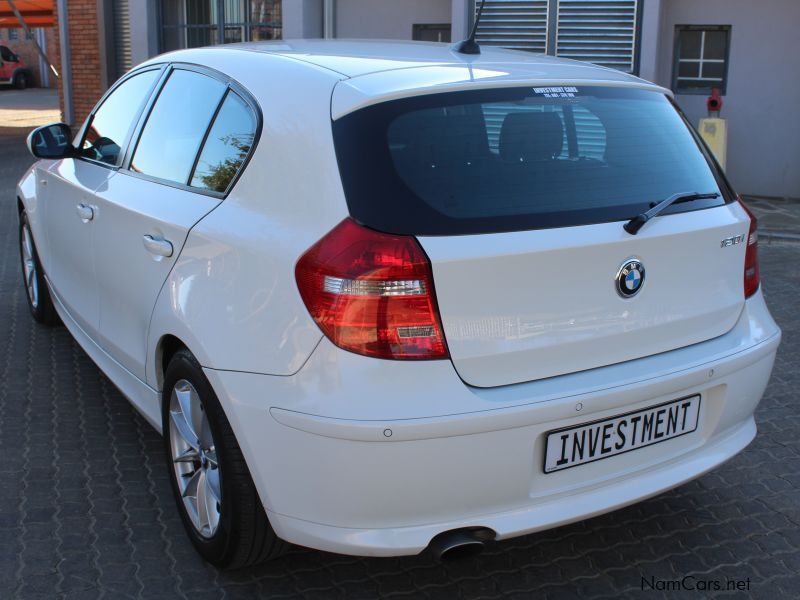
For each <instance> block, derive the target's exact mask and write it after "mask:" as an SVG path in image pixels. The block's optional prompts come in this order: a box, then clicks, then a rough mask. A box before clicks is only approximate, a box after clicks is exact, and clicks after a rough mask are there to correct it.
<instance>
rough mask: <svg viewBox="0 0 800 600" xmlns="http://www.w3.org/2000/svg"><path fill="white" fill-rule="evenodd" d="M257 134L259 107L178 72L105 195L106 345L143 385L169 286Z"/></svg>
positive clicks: (214, 81) (204, 76)
mask: <svg viewBox="0 0 800 600" xmlns="http://www.w3.org/2000/svg"><path fill="white" fill-rule="evenodd" d="M143 120H144V118H143ZM255 131H256V118H255V113H254V111H253V109H252V107H251V105H249V104H248V102H247V101H245V100H244V96H243V95H240V94H239V93H237V92H236V91H234V90H233V89H232V88H231V85H230V84H229V83H228V82H227V81H226V80H223V79H222V78H219V77H215V76H212V75H211V74H209V73H206V72H203V71H199V70H196V69H193V68H189V67H186V68H184V67H176V68H174V69H173V70H172V72H171V73H170V74H169V76H168V79H167V80H166V83H164V85H163V87H162V88H161V90H160V92H159V93H158V96H157V98H156V99H155V101H154V104H153V105H152V108H151V109H150V111H149V114H148V115H147V116H146V120H145V121H144V123H143V126H142V129H141V134H140V136H139V139H138V143H137V144H136V145H135V147H134V148H133V150H132V152H130V158H129V159H127V161H126V164H125V165H124V167H125V168H123V169H121V170H120V171H119V172H118V173H117V175H116V176H114V177H113V178H112V179H111V180H110V181H109V182H108V185H106V186H104V187H103V188H102V189H99V190H98V191H97V193H96V195H95V202H96V204H97V206H98V212H99V217H98V220H97V229H96V233H95V244H94V246H95V249H96V253H97V255H96V260H95V264H96V267H95V268H96V271H97V280H98V289H99V298H100V334H99V335H100V338H99V339H100V343H101V345H102V346H103V347H104V348H105V349H106V351H107V352H109V353H110V354H111V355H112V356H113V357H114V358H115V359H116V360H117V361H118V362H119V363H120V364H122V365H123V366H124V367H125V368H126V369H128V370H129V371H130V372H131V373H133V374H134V375H136V376H137V377H139V378H140V379H142V380H144V379H145V364H146V342H147V331H148V326H149V323H150V316H151V314H152V310H153V306H154V305H155V301H156V298H157V297H158V293H159V291H160V289H161V286H162V285H163V283H164V280H165V279H166V277H167V275H168V274H169V271H170V270H171V269H172V266H173V264H174V263H175V260H176V259H177V257H178V255H179V254H180V251H181V248H182V247H183V244H184V242H185V240H186V237H187V235H188V232H189V230H190V229H191V228H192V226H193V225H194V224H195V223H197V221H199V220H200V219H202V218H203V216H205V215H206V214H208V212H210V211H211V210H213V209H214V208H215V207H216V206H217V205H218V204H219V203H220V202H221V201H222V199H223V197H224V195H225V194H226V193H227V191H228V188H229V187H230V185H231V184H232V182H233V180H234V177H235V176H236V174H237V173H238V170H239V167H240V166H241V164H242V162H243V160H244V159H245V157H246V156H247V155H248V154H249V152H250V149H251V147H252V145H253V143H254V135H255Z"/></svg>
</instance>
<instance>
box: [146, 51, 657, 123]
mask: <svg viewBox="0 0 800 600" xmlns="http://www.w3.org/2000/svg"><path fill="white" fill-rule="evenodd" d="M232 53H239V55H240V56H242V53H246V54H247V55H248V56H249V57H250V58H253V57H256V56H258V55H266V56H271V57H280V58H281V59H283V60H292V61H294V62H295V63H296V64H298V65H305V66H307V67H308V71H309V75H310V76H311V73H312V72H316V73H320V70H322V72H327V73H329V74H330V75H331V76H335V77H336V79H338V80H339V84H338V85H336V87H335V90H334V93H333V97H332V100H331V117H332V118H333V119H337V118H339V117H341V116H344V115H346V114H348V113H350V112H352V111H354V110H357V109H359V108H362V107H364V106H369V105H371V104H376V103H378V102H383V101H386V100H390V99H394V98H401V97H405V96H414V95H422V94H430V93H438V92H446V91H458V90H464V89H478V88H487V87H504V86H505V87H508V86H521V85H539V86H559V85H606V86H621V87H638V88H645V89H651V90H654V91H658V92H660V93H664V94H669V95H671V94H672V92H670V91H669V90H667V89H664V88H661V87H659V86H656V85H655V84H652V83H649V82H647V81H645V80H643V79H639V78H638V77H635V76H633V75H630V74H628V73H623V72H622V71H617V70H615V69H610V68H607V67H601V66H598V65H594V64H591V63H585V62H580V61H575V60H570V59H565V58H559V57H555V56H548V55H545V54H538V53H533V52H525V51H518V50H508V49H505V48H498V47H493V46H488V45H483V46H481V53H480V54H479V55H467V54H460V53H458V52H455V51H454V50H453V48H452V45H450V44H442V43H434V42H409V41H400V40H343V39H335V40H321V39H316V40H280V41H267V42H244V43H238V44H225V45H220V46H212V47H207V48H197V49H188V50H179V51H177V52H172V53H169V54H167V55H162V56H159V57H156V58H154V59H151V60H150V61H148V63H154V62H164V61H165V60H171V61H186V62H193V63H199V64H203V63H204V62H209V63H212V62H213V63H224V62H229V61H226V60H225V57H228V59H230V57H231V54H232ZM212 57H213V58H214V59H215V60H209V59H211V58H212ZM247 62H248V63H251V64H252V63H253V61H247ZM242 83H245V82H242Z"/></svg>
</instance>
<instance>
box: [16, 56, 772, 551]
mask: <svg viewBox="0 0 800 600" xmlns="http://www.w3.org/2000/svg"><path fill="white" fill-rule="evenodd" d="M29 146H30V149H31V151H32V152H33V153H34V155H35V156H37V157H39V158H40V159H41V160H39V161H38V162H37V163H36V164H34V166H33V167H32V168H31V169H30V171H29V172H27V173H26V174H25V176H24V177H23V178H22V180H21V181H20V183H19V186H18V188H17V194H18V204H19V215H20V250H21V257H22V266H23V271H24V281H25V286H26V289H27V292H28V300H29V303H30V308H31V312H32V314H33V316H34V318H35V319H36V320H38V321H40V322H43V323H53V322H55V321H56V320H57V319H58V318H60V320H61V321H63V323H64V324H65V325H66V327H67V328H68V329H69V330H70V332H71V333H72V334H73V335H74V336H75V338H76V339H77V340H78V342H79V343H80V344H81V346H82V347H83V348H84V349H85V350H86V352H87V353H88V354H89V356H90V357H91V358H92V359H93V360H94V361H95V362H96V363H97V364H98V365H99V366H100V368H101V369H102V370H103V371H104V372H105V373H106V374H107V375H108V377H109V378H110V379H111V380H112V381H113V382H114V384H116V385H117V386H118V387H119V389H120V390H122V392H123V393H124V394H125V396H127V397H128V398H129V399H130V401H131V402H132V403H133V405H134V406H135V407H136V408H137V409H138V410H139V411H140V412H141V413H142V414H143V415H144V416H145V418H146V419H147V420H148V421H149V422H150V423H152V425H153V426H154V427H156V428H157V429H158V430H160V431H162V432H163V436H164V448H165V454H166V459H167V462H168V468H169V471H170V474H171V480H172V484H173V488H174V492H175V496H176V499H177V505H178V508H179V510H180V513H181V515H182V518H183V521H184V523H185V525H186V529H187V532H188V534H189V536H190V537H191V539H192V542H193V543H194V545H195V546H196V548H197V549H198V550H199V551H200V553H201V554H202V555H203V556H204V557H205V558H206V559H207V560H209V561H211V562H212V563H214V564H216V565H218V566H228V567H236V566H242V565H246V564H252V563H254V562H258V561H261V560H264V559H267V558H270V557H273V556H275V555H277V554H278V553H279V552H280V550H281V548H282V546H283V544H282V541H287V542H292V543H295V544H301V545H304V546H309V547H312V548H319V549H322V550H327V551H333V552H341V553H347V554H356V555H372V556H392V555H407V554H415V553H419V552H420V551H422V550H424V549H425V548H427V547H429V546H431V547H432V548H433V550H434V551H435V552H436V553H438V554H440V555H443V554H449V555H453V554H457V553H459V552H462V553H463V552H468V551H473V550H476V549H479V547H480V546H481V544H482V543H483V542H485V541H486V540H488V539H504V538H509V537H513V536H518V535H523V534H526V533H530V532H533V531H537V530H541V529H546V528H550V527H554V526H557V525H560V524H564V523H569V522H571V521H576V520H579V519H584V518H587V517H590V516H592V515H597V514H599V513H603V512H606V511H610V510H613V509H615V508H618V507H621V506H625V505H627V504H630V503H632V502H636V501H637V500H641V499H642V498H646V497H648V496H652V495H654V494H658V493H659V492H662V491H664V490H667V489H669V488H672V487H674V486H677V485H680V484H681V483H683V482H685V481H688V480H690V479H692V478H695V477H698V476H699V475H701V474H703V473H705V472H706V471H708V470H709V469H712V468H714V467H716V466H717V465H719V464H720V463H722V462H724V461H726V460H727V459H729V458H731V457H732V456H734V455H735V454H736V453H737V452H739V451H740V450H742V449H743V448H744V447H745V446H746V445H747V444H748V443H749V442H750V441H751V440H752V439H753V437H754V436H755V434H756V426H755V422H754V419H753V412H754V410H755V408H756V405H757V404H758V402H759V400H760V398H761V396H762V394H763V392H764V388H765V386H766V384H767V380H768V379H769V376H770V372H771V369H772V364H773V360H774V358H775V352H776V349H777V347H778V344H779V341H780V331H779V329H778V327H777V326H776V324H775V322H774V321H773V320H772V318H771V317H770V314H769V312H768V310H767V307H766V306H765V303H764V298H763V296H762V293H761V291H760V289H759V273H758V263H757V234H756V221H755V219H754V218H753V216H752V215H751V214H750V213H749V212H748V210H747V209H746V208H745V207H744V205H743V204H742V203H741V202H740V201H739V200H738V199H737V197H736V195H735V193H734V192H733V190H732V189H731V186H730V185H729V183H728V182H727V180H726V179H725V176H724V175H723V173H722V172H721V170H720V169H719V167H718V166H717V165H716V163H715V161H714V159H713V157H712V156H711V155H710V154H709V152H708V150H707V149H706V147H705V146H704V145H703V143H702V141H701V140H700V139H699V138H698V136H697V135H696V133H695V132H694V130H693V129H692V128H691V126H690V125H689V124H688V123H687V121H686V119H685V118H684V117H683V116H682V114H681V113H680V111H679V110H678V108H677V107H676V105H675V104H674V102H673V100H672V98H671V93H670V92H669V91H668V90H665V89H662V88H659V87H657V86H655V85H652V84H650V83H647V82H645V81H642V80H641V79H638V78H635V77H632V76H629V75H626V74H623V73H620V72H617V71H613V70H609V69H604V68H600V67H596V66H592V65H588V64H582V63H578V62H574V61H568V60H561V59H556V58H551V57H546V56H540V55H532V54H527V53H518V52H511V51H505V50H496V49H485V50H484V52H483V53H482V54H480V55H464V54H459V53H457V52H454V51H453V50H452V49H451V48H450V47H448V46H445V45H438V44H411V43H388V42H374V43H370V42H343V41H342V42H323V41H318V42H314V41H306V42H286V43H274V44H268V43H259V44H244V45H234V46H224V47H218V48H209V49H198V50H186V51H180V52H176V53H172V54H168V55H165V56H160V57H157V58H154V59H152V60H150V61H148V62H147V63H145V64H143V65H141V66H139V67H138V68H136V69H135V70H133V71H132V72H130V73H129V74H127V75H126V76H125V77H123V78H122V79H121V80H120V81H119V82H118V83H117V84H116V85H114V86H113V87H112V88H111V90H109V92H108V93H107V94H106V95H105V97H104V98H103V99H102V100H101V101H100V103H99V104H98V105H97V107H96V108H95V109H94V111H93V112H92V113H91V115H90V116H89V118H88V119H87V121H86V122H85V123H84V124H83V126H82V127H81V128H80V129H79V130H78V131H77V133H76V134H75V135H74V137H73V135H72V133H71V132H70V131H69V129H68V128H67V127H66V126H65V125H62V124H59V125H52V126H48V127H44V128H41V129H39V130H36V131H35V132H34V133H33V134H32V135H31V137H30V138H29Z"/></svg>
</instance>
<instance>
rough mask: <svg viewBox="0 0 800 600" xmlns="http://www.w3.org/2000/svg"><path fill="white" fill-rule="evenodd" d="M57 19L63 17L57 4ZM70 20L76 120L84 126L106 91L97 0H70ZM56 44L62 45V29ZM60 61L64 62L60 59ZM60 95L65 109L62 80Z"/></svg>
mask: <svg viewBox="0 0 800 600" xmlns="http://www.w3.org/2000/svg"><path fill="white" fill-rule="evenodd" d="M53 5H54V7H53V9H54V11H55V13H56V14H55V17H56V22H58V20H59V19H61V18H62V17H61V15H59V14H58V5H57V3H55V2H54V3H53ZM67 13H68V15H67V16H68V19H69V21H68V23H69V46H70V62H71V63H72V69H71V74H72V106H73V111H74V113H75V118H74V120H73V123H70V125H80V124H81V123H83V121H84V119H86V116H87V115H88V114H89V112H90V111H91V110H92V108H93V107H94V105H95V104H97V101H98V100H99V99H100V96H102V95H103V92H105V87H104V85H103V75H102V71H101V61H100V47H99V45H100V33H99V28H98V22H97V0H70V1H69V2H68V4H67ZM55 32H56V35H55V38H56V40H55V45H56V46H59V44H60V42H59V40H58V28H56V30H55ZM59 64H60V61H59ZM58 88H59V89H58V98H59V102H60V104H61V111H62V115H63V112H64V94H63V89H62V87H61V80H59V86H58Z"/></svg>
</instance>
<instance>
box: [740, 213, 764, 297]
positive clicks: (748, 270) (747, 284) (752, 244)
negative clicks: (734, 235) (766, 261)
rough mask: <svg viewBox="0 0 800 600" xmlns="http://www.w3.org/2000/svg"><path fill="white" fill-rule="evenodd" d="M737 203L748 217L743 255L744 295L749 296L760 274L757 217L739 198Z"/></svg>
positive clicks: (754, 288)
mask: <svg viewBox="0 0 800 600" xmlns="http://www.w3.org/2000/svg"><path fill="white" fill-rule="evenodd" d="M739 204H741V205H742V208H743V209H744V211H745V212H746V213H747V216H748V217H750V230H749V231H748V234H747V252H746V253H745V255H744V297H745V298H749V297H750V296H752V295H753V294H755V293H756V292H757V291H758V286H759V284H760V283H761V276H760V274H759V272H758V219H757V218H756V216H755V215H754V214H753V211H751V210H750V209H749V208H747V205H746V204H745V203H744V202H742V199H741V198H739Z"/></svg>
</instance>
